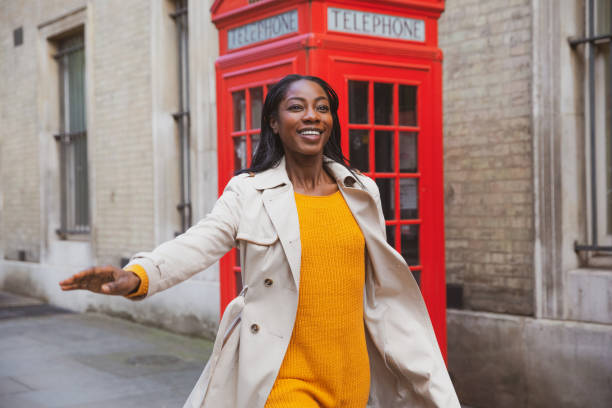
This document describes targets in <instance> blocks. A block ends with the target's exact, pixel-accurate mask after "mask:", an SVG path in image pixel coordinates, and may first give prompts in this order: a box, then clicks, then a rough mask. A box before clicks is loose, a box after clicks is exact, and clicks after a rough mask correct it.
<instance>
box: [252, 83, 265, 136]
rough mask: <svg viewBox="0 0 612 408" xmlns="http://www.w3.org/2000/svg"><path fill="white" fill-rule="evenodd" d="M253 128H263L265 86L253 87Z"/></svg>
mask: <svg viewBox="0 0 612 408" xmlns="http://www.w3.org/2000/svg"><path fill="white" fill-rule="evenodd" d="M250 93H251V129H259V128H261V110H262V108H263V88H262V87H261V86H258V87H257V88H251V89H250Z"/></svg>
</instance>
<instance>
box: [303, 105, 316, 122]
mask: <svg viewBox="0 0 612 408" xmlns="http://www.w3.org/2000/svg"><path fill="white" fill-rule="evenodd" d="M302 120H303V121H308V122H312V121H318V120H319V112H317V109H316V108H311V107H309V108H306V109H305V110H304V116H302Z"/></svg>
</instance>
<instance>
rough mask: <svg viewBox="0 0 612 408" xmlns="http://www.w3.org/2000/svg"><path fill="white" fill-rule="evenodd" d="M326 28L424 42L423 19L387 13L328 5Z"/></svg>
mask: <svg viewBox="0 0 612 408" xmlns="http://www.w3.org/2000/svg"><path fill="white" fill-rule="evenodd" d="M327 29H328V30H329V31H340V32H343V33H353V34H363V35H371V36H374V37H385V38H395V39H398V40H410V41H420V42H425V21H424V20H416V19H414V18H406V17H399V16H392V15H389V14H378V13H366V12H363V11H357V10H348V9H340V8H335V7H328V8H327Z"/></svg>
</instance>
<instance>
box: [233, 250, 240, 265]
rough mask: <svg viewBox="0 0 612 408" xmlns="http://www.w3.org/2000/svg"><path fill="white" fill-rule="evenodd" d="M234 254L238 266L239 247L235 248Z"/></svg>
mask: <svg viewBox="0 0 612 408" xmlns="http://www.w3.org/2000/svg"><path fill="white" fill-rule="evenodd" d="M234 254H235V255H236V266H240V248H239V247H236V250H235V251H234Z"/></svg>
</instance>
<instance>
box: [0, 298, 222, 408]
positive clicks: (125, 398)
mask: <svg viewBox="0 0 612 408" xmlns="http://www.w3.org/2000/svg"><path fill="white" fill-rule="evenodd" d="M211 350H212V343H211V342H209V341H207V340H203V339H197V338H192V337H188V336H181V335H177V334H173V333H169V332H167V331H163V330H159V329H156V328H151V327H146V326H143V325H140V324H136V323H133V322H130V321H126V320H123V319H119V318H113V317H108V316H105V315H101V314H94V313H84V314H78V313H71V312H69V311H66V310H63V309H59V308H55V307H53V306H49V305H46V304H43V303H41V302H39V301H37V300H34V299H29V298H24V297H19V296H15V295H12V294H9V293H6V292H0V408H42V407H45V408H47V407H63V408H68V407H75V408H76V407H79V408H98V407H100V408H101V407H126V408H128V407H139V408H140V407H148V408H154V407H158V408H163V407H172V408H174V407H180V406H182V404H183V403H184V401H185V400H186V398H187V396H188V394H189V392H190V391H191V388H192V387H193V385H194V384H195V382H196V380H197V379H198V376H199V375H200V373H201V371H202V369H203V368H204V364H205V362H206V359H207V358H208V356H209V355H210V351H211Z"/></svg>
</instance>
